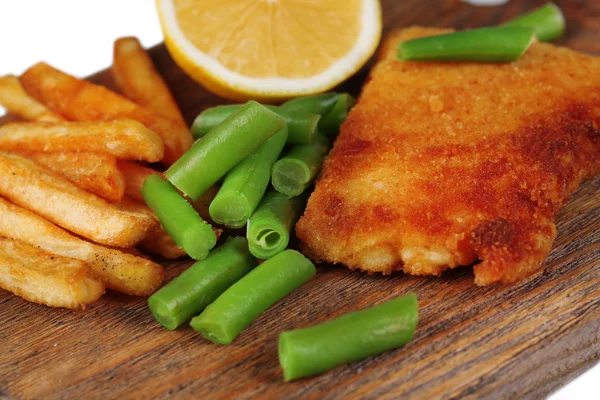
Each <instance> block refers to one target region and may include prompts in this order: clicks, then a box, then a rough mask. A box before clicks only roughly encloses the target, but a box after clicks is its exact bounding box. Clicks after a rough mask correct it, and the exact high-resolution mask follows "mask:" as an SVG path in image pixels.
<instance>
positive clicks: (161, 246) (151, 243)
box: [139, 226, 186, 260]
mask: <svg viewBox="0 0 600 400" xmlns="http://www.w3.org/2000/svg"><path fill="white" fill-rule="evenodd" d="M139 247H140V248H141V249H142V250H143V251H145V252H147V253H150V254H155V255H157V256H160V257H162V258H165V259H167V260H175V259H177V258H181V257H185V255H186V254H185V251H184V250H183V249H182V248H181V247H179V246H178V245H177V243H175V241H174V240H173V238H172V237H171V235H169V234H168V233H167V231H165V229H164V228H163V227H162V226H160V227H158V228H157V229H155V230H153V231H152V232H150V233H149V234H148V236H146V237H145V238H144V240H142V241H141V242H140V244H139Z"/></svg>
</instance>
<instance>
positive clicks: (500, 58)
mask: <svg viewBox="0 0 600 400" xmlns="http://www.w3.org/2000/svg"><path fill="white" fill-rule="evenodd" d="M534 39H535V29H534V28H531V27H522V26H512V27H498V28H480V29H473V30H469V31H462V32H453V33H447V34H444V35H436V36H427V37H422V38H418V39H413V40H408V41H406V42H402V43H400V44H399V45H398V54H397V57H398V58H399V59H401V60H404V61H475V62H511V61H515V60H518V59H519V57H521V56H522V55H523V54H524V53H525V51H527V49H528V48H529V46H530V45H531V43H533V40H534Z"/></svg>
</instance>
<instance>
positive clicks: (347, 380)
mask: <svg viewBox="0 0 600 400" xmlns="http://www.w3.org/2000/svg"><path fill="white" fill-rule="evenodd" d="M382 3H383V10H384V13H383V18H384V22H385V29H386V30H390V29H392V28H395V27H402V26H407V25H411V24H422V25H437V26H455V27H457V28H469V27H478V26H484V25H494V24H497V23H499V22H501V21H504V20H507V19H509V18H511V17H513V16H515V15H518V14H521V13H523V12H525V11H528V10H529V9H531V8H533V7H534V6H537V5H540V4H542V3H543V1H516V0H512V1H511V2H510V3H509V4H508V5H506V6H501V7H473V6H470V5H468V4H465V3H461V2H459V1H450V0H448V1H435V2H434V1H431V2H425V1H422V0H403V1H395V0H389V1H382ZM426 3H427V4H426ZM558 3H559V5H560V6H561V8H562V9H563V10H564V12H565V14H566V16H567V26H568V32H567V35H566V37H565V38H564V39H563V40H562V44H567V45H569V46H571V47H573V48H575V49H577V50H581V51H587V52H590V53H595V54H599V55H600V3H599V2H596V1H594V2H592V1H575V0H571V1H563V2H558ZM151 53H152V57H153V58H154V60H155V62H156V64H157V66H158V69H159V70H160V71H161V73H163V75H164V76H165V78H166V80H167V81H168V83H169V85H170V87H171V88H172V89H173V91H174V93H175V96H176V98H177V101H178V102H179V104H180V106H181V107H182V110H183V112H184V114H185V116H186V117H187V119H188V121H192V119H193V118H194V116H195V115H196V114H198V112H199V111H201V110H202V109H204V108H205V107H208V106H213V105H216V104H222V103H223V102H224V101H223V100H221V99H219V98H217V97H215V96H213V95H211V94H209V93H208V92H206V91H205V90H204V89H202V88H201V87H199V86H198V85H197V84H195V83H193V82H192V81H191V80H190V79H189V78H187V77H186V76H185V75H184V74H183V73H182V71H181V70H180V69H179V68H177V66H175V65H174V63H173V61H172V60H171V58H170V57H169V55H168V53H167V51H166V50H165V48H164V47H163V46H158V47H156V48H154V49H152V50H151ZM59 67H60V66H59ZM366 71H367V69H366V68H365V69H364V70H363V71H361V72H360V73H359V74H357V76H356V77H354V78H352V79H350V80H349V81H348V82H347V83H346V84H344V85H343V86H342V89H343V90H350V91H352V92H353V93H355V94H357V93H358V91H359V90H360V86H361V83H362V81H363V80H364V77H365V75H366ZM92 80H94V81H95V82H98V83H102V84H105V85H107V86H109V87H110V86H112V82H111V79H110V75H109V73H107V72H106V71H105V72H101V73H99V74H97V75H95V76H94V77H92ZM558 231H559V234H558V237H557V239H556V241H555V243H554V249H553V251H552V253H551V254H550V257H549V259H548V261H547V262H546V264H545V266H544V268H543V269H542V270H540V271H539V273H537V274H535V275H534V276H532V277H531V278H530V279H527V280H525V281H523V282H520V283H517V284H514V285H504V286H493V287H485V288H481V287H476V286H474V285H473V275H472V272H471V268H461V269H458V270H454V271H450V272H448V273H446V274H444V275H443V277H442V278H433V277H412V276H405V275H402V274H396V275H393V276H388V277H383V276H368V275H365V274H362V273H359V272H350V271H348V270H346V269H343V268H337V267H332V266H326V265H325V266H321V267H320V268H319V273H318V274H317V276H316V277H315V278H314V279H313V280H311V281H310V282H309V283H308V284H306V285H304V286H303V287H302V288H300V289H299V290H297V291H296V292H294V293H293V294H291V295H290V296H288V297H286V298H285V299H284V300H282V301H280V302H279V303H277V304H276V305H275V306H273V307H272V308H271V309H269V310H268V311H267V312H266V313H264V314H263V315H262V316H261V317H260V318H259V319H258V320H257V321H256V322H255V323H254V324H252V326H251V327H250V328H249V329H247V330H246V331H244V332H243V333H242V334H241V335H240V336H239V337H238V338H237V339H236V340H235V341H234V343H233V344H232V345H230V346H218V345H215V344H212V343H209V342H207V341H205V340H203V339H202V338H201V337H200V336H199V335H198V334H196V333H195V332H194V331H192V330H191V329H190V328H187V327H183V328H181V329H179V330H177V331H175V332H171V331H168V330H166V329H163V328H161V327H160V326H159V325H158V323H157V322H155V321H154V319H153V318H152V316H151V315H150V313H149V311H148V308H147V306H146V299H143V298H133V297H127V296H123V295H117V294H113V293H111V294H107V295H105V296H104V297H103V298H102V299H101V301H99V302H98V303H97V304H95V305H94V306H92V307H90V308H89V309H87V310H85V311H69V310H62V309H51V308H47V307H44V306H40V305H36V304H32V303H28V302H26V301H24V300H21V299H20V298H18V297H16V296H13V295H11V294H9V293H8V292H5V291H1V290H0V349H1V351H0V398H2V397H4V396H6V397H8V398H41V397H44V398H61V399H63V398H75V399H78V398H86V399H87V398H116V397H124V398H141V399H146V398H155V397H158V398H165V397H170V396H172V397H177V398H202V399H204V398H234V397H235V398H237V397H239V398H252V399H258V398H374V399H375V398H377V399H378V398H398V397H402V398H419V399H431V398H444V399H449V398H477V399H481V398H494V399H497V398H520V399H523V398H540V397H542V396H544V395H546V394H548V393H550V392H552V391H553V390H555V389H556V388H558V387H560V386H562V385H563V384H565V383H566V382H568V381H570V380H572V379H573V378H575V377H576V376H577V375H579V374H581V373H582V372H583V371H584V370H585V369H587V368H589V367H590V366H592V365H593V364H595V363H596V362H598V361H599V360H600V178H597V179H595V180H591V181H588V182H585V183H584V184H583V185H582V186H581V187H580V189H579V190H578V191H577V193H575V194H574V195H573V198H572V200H571V202H570V203H569V204H568V205H567V206H566V207H565V208H564V209H563V210H562V212H561V213H560V214H559V216H558ZM189 264H190V262H189V261H183V262H178V263H170V264H165V265H166V267H167V275H168V278H167V279H171V278H172V277H173V276H176V275H177V274H178V273H179V272H180V271H181V270H182V269H183V268H185V267H186V266H188V265H189ZM409 291H414V292H416V293H417V295H418V297H419V303H420V308H421V311H420V323H419V326H418V329H417V332H416V337H415V340H414V341H413V342H411V343H410V344H408V345H407V346H405V347H404V348H401V349H397V350H394V351H390V352H387V353H385V354H382V355H379V356H377V357H372V358H369V359H367V360H365V361H362V362H358V363H355V364H352V365H349V366H343V367H339V368H336V369H335V370H333V371H330V372H329V373H325V374H323V375H321V376H318V377H315V378H311V379H304V380H300V381H296V382H292V383H284V382H283V380H282V377H281V371H280V369H279V364H278V359H277V338H278V335H279V333H280V332H282V331H285V330H289V329H294V328H298V327H304V326H308V325H312V324H315V323H318V322H321V321H325V320H328V319H331V318H334V317H336V316H339V315H341V314H343V313H345V312H348V311H351V310H356V309H360V308H363V307H367V306H370V305H373V304H377V303H381V302H383V301H385V300H387V299H390V298H392V297H395V296H398V295H401V294H404V293H407V292H409Z"/></svg>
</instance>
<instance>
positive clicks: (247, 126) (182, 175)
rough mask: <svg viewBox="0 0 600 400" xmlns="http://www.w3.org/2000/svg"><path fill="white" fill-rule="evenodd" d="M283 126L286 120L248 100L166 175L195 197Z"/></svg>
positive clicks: (191, 196)
mask: <svg viewBox="0 0 600 400" xmlns="http://www.w3.org/2000/svg"><path fill="white" fill-rule="evenodd" d="M283 127H285V121H284V120H283V119H282V118H281V117H280V116H278V115H277V114H275V113H274V112H272V111H270V110H269V109H267V108H266V107H264V106H262V105H260V104H258V103H257V102H255V101H249V102H247V103H246V104H244V105H243V106H242V107H240V108H239V110H238V111H236V112H235V113H233V114H232V115H231V116H229V117H228V118H227V119H226V120H225V121H223V123H221V124H220V125H218V126H216V127H215V128H214V129H213V130H211V131H210V132H209V133H208V134H207V135H206V136H205V137H204V138H203V139H202V140H197V141H196V142H195V143H194V145H193V146H192V148H191V149H189V150H188V151H187V152H185V154H183V155H182V156H181V157H180V158H179V160H177V161H176V162H175V163H174V164H173V165H171V166H170V167H169V169H168V170H167V171H166V172H165V176H166V177H167V179H168V180H169V181H170V182H171V183H172V184H173V185H174V186H175V187H177V188H178V189H179V190H181V191H182V192H183V193H185V194H186V195H187V196H188V197H190V198H191V199H192V200H196V199H197V198H198V197H200V196H201V195H202V194H203V193H204V192H205V191H206V190H207V189H208V188H210V187H211V186H212V185H213V184H215V183H216V182H217V181H218V180H219V179H221V178H222V177H223V176H225V174H226V173H227V172H229V170H231V168H233V167H234V166H236V165H237V163H239V162H240V161H242V160H243V159H244V157H246V156H247V155H248V154H250V153H252V152H253V151H254V150H256V149H258V148H259V147H260V146H261V145H262V144H263V143H264V142H266V141H267V139H269V138H270V137H271V136H273V135H274V134H275V133H276V132H277V131H279V130H280V129H281V128H283Z"/></svg>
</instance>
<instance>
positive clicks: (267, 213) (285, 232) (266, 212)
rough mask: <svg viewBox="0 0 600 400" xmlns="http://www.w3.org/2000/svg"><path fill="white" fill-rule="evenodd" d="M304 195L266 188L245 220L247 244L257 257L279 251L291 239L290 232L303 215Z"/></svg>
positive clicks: (269, 256) (283, 248)
mask: <svg viewBox="0 0 600 400" xmlns="http://www.w3.org/2000/svg"><path fill="white" fill-rule="evenodd" d="M305 205H306V196H296V197H293V198H289V197H288V196H286V195H284V194H281V193H279V192H277V191H275V190H269V191H268V192H267V193H266V194H265V196H264V197H263V199H262V200H261V202H260V205H259V206H258V208H257V209H256V211H255V212H254V214H252V217H250V221H249V222H248V232H247V237H248V245H249V246H250V252H251V253H252V254H253V255H254V256H255V257H258V258H262V259H266V258H271V257H273V256H275V255H277V254H279V253H281V252H282V251H283V250H285V248H286V247H287V245H288V243H289V241H290V232H291V231H292V229H293V228H294V224H295V223H296V221H297V220H298V218H300V215H302V211H304V206H305Z"/></svg>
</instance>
